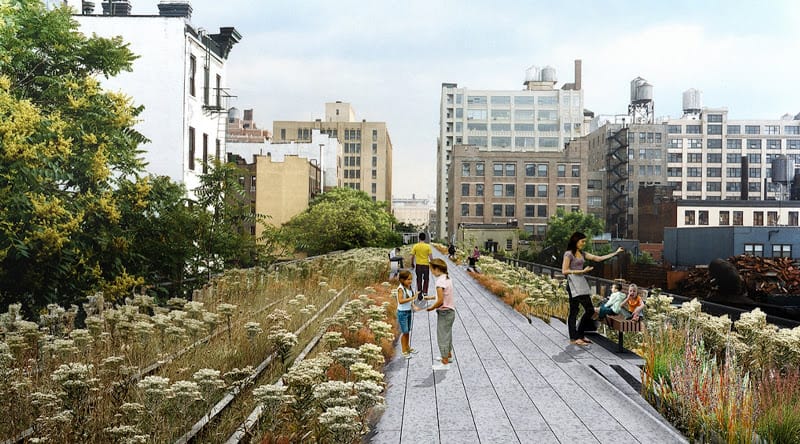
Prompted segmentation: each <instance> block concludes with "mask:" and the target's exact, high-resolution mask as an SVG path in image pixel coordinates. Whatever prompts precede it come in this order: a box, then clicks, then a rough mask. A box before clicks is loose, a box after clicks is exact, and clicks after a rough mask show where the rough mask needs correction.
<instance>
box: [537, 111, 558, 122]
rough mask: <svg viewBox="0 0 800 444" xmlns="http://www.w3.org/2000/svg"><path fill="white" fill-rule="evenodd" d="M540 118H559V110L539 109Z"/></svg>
mask: <svg viewBox="0 0 800 444" xmlns="http://www.w3.org/2000/svg"><path fill="white" fill-rule="evenodd" d="M537 115H538V120H558V111H555V110H545V109H542V110H539V114H537Z"/></svg>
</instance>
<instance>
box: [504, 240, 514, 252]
mask: <svg viewBox="0 0 800 444" xmlns="http://www.w3.org/2000/svg"><path fill="white" fill-rule="evenodd" d="M513 249H514V241H513V240H512V239H506V250H513Z"/></svg>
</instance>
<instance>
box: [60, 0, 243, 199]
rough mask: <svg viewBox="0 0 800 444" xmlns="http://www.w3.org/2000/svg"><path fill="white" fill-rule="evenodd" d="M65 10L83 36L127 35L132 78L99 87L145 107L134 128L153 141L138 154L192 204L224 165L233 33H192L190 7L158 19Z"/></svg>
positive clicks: (122, 11) (110, 9) (114, 8)
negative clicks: (203, 180)
mask: <svg viewBox="0 0 800 444" xmlns="http://www.w3.org/2000/svg"><path fill="white" fill-rule="evenodd" d="M68 3H69V4H70V6H72V7H73V9H74V10H75V11H76V13H78V14H79V15H75V16H74V18H75V19H76V20H77V22H78V24H79V30H80V31H81V32H83V33H86V34H92V33H95V34H97V35H99V36H103V37H113V36H122V38H123V39H124V40H125V42H127V43H129V44H130V49H131V51H132V52H133V53H134V54H136V55H138V56H139V58H137V59H136V60H134V62H133V70H132V71H131V72H121V73H120V74H118V75H117V76H115V77H113V78H110V79H101V83H102V85H103V87H104V88H106V89H109V90H120V91H122V92H124V93H126V94H128V95H130V96H131V97H132V98H133V102H134V104H135V105H143V106H144V111H142V113H141V114H140V116H139V117H140V119H141V121H140V123H138V124H137V126H136V129H137V130H138V131H140V132H141V133H142V134H143V135H144V136H145V137H147V138H148V139H150V143H148V144H145V145H143V146H142V147H141V148H142V149H143V150H144V159H145V161H146V162H147V167H146V169H147V172H149V173H152V174H156V175H163V176H168V177H170V178H171V179H172V180H173V181H175V182H178V183H182V184H184V185H185V186H186V188H187V190H188V192H189V197H190V198H191V197H192V196H193V195H194V193H193V190H194V189H195V188H196V187H197V186H198V185H199V176H198V175H199V174H201V173H203V172H205V171H207V167H208V162H209V160H210V159H211V158H215V159H224V158H225V154H226V147H225V118H226V109H227V106H226V103H225V102H226V98H227V96H228V93H227V91H228V88H227V80H228V79H227V75H226V64H227V60H228V56H229V55H230V51H231V48H232V47H233V45H235V44H236V43H237V42H238V41H239V40H240V39H241V35H239V33H238V32H237V31H236V30H235V29H234V28H232V27H224V28H220V30H219V33H217V34H208V33H206V32H205V31H203V30H202V29H200V28H197V27H195V26H194V25H193V24H192V22H191V13H192V7H191V6H190V5H189V3H188V2H185V1H176V2H161V3H159V4H158V8H159V11H158V12H159V13H158V15H135V16H132V15H129V14H130V3H129V2H128V1H115V2H103V3H102V5H103V7H104V13H105V14H113V15H102V14H101V15H94V14H93V9H91V8H84V7H83V6H84V5H83V3H85V2H81V1H75V0H70V1H69V2H68Z"/></svg>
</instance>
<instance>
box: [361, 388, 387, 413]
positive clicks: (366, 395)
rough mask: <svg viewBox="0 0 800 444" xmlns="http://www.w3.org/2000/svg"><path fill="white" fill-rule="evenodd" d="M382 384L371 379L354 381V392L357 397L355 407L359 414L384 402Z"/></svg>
mask: <svg viewBox="0 0 800 444" xmlns="http://www.w3.org/2000/svg"><path fill="white" fill-rule="evenodd" d="M381 392H383V386H381V385H380V384H376V383H375V382H373V381H358V382H356V383H355V393H356V396H357V397H358V401H357V405H356V409H357V410H358V412H359V413H360V414H361V415H364V414H365V413H366V411H367V410H369V409H371V408H372V407H375V406H377V405H381V404H383V402H384V399H383V396H381V395H380V394H381Z"/></svg>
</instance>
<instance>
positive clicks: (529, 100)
mask: <svg viewBox="0 0 800 444" xmlns="http://www.w3.org/2000/svg"><path fill="white" fill-rule="evenodd" d="M533 99H534V98H533V96H514V105H533Z"/></svg>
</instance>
